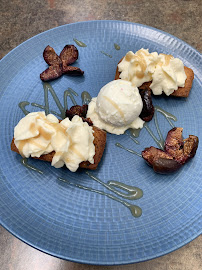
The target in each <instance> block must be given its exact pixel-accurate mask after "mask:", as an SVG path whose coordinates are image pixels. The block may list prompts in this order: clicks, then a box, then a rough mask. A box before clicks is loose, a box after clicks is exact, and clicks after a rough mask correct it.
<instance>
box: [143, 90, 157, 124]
mask: <svg viewBox="0 0 202 270" xmlns="http://www.w3.org/2000/svg"><path fill="white" fill-rule="evenodd" d="M140 96H141V98H142V102H143V109H142V112H141V114H140V118H141V119H142V120H144V121H145V122H149V121H150V120H151V119H152V118H153V115H154V106H153V104H152V96H151V90H149V89H144V90H140Z"/></svg>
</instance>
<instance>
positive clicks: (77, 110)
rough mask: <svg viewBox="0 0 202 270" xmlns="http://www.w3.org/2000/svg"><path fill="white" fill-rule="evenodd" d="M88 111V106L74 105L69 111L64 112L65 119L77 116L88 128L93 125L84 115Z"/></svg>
mask: <svg viewBox="0 0 202 270" xmlns="http://www.w3.org/2000/svg"><path fill="white" fill-rule="evenodd" d="M87 111H88V105H87V104H84V105H82V106H80V105H75V106H72V107H71V108H70V109H69V110H66V114H65V115H66V117H68V118H69V119H70V120H71V119H72V118H73V117H74V116H75V115H78V116H80V117H81V118H82V120H83V122H87V123H88V125H89V126H92V125H93V122H92V121H91V119H90V118H86V114H87Z"/></svg>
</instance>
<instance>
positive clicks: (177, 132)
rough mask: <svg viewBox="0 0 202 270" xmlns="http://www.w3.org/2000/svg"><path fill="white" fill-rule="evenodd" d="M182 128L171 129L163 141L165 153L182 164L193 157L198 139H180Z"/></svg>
mask: <svg viewBox="0 0 202 270" xmlns="http://www.w3.org/2000/svg"><path fill="white" fill-rule="evenodd" d="M182 130H183V128H176V127H175V128H173V129H171V130H170V131H169V132H168V135H167V138H166V141H165V151H166V152H167V153H168V154H170V155H171V156H172V157H173V158H174V159H175V160H176V161H177V162H179V163H181V164H184V163H185V162H187V161H188V160H189V159H190V158H192V157H194V155H195V153H196V150H197V148H198V137H197V136H194V135H189V138H187V139H185V140H183V139H182Z"/></svg>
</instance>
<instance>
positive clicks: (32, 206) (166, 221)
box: [0, 21, 202, 265]
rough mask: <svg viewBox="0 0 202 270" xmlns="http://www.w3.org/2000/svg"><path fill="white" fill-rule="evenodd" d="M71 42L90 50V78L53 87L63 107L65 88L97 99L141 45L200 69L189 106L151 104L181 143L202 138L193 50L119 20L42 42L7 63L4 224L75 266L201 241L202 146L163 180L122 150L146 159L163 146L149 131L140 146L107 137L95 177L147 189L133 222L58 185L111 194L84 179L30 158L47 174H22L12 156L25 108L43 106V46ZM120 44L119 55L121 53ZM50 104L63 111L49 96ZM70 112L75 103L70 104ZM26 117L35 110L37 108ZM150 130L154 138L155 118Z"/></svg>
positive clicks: (56, 32)
mask: <svg viewBox="0 0 202 270" xmlns="http://www.w3.org/2000/svg"><path fill="white" fill-rule="evenodd" d="M73 38H77V39H78V40H81V41H82V42H84V43H85V44H87V47H84V48H82V47H78V46H77V48H78V50H79V59H78V60H77V62H76V63H75V65H76V66H79V67H80V68H81V69H83V70H84V71H85V76H84V77H75V78H73V77H68V76H63V77H61V78H59V79H58V80H55V81H53V82H51V85H52V87H53V88H54V90H55V91H56V93H57V96H58V97H59V99H60V101H61V103H63V93H64V91H65V90H66V89H67V88H68V87H71V88H72V89H73V90H75V91H76V92H77V93H78V94H79V95H78V97H75V100H76V101H77V103H78V104H81V93H82V92H83V91H88V92H89V93H90V94H91V96H97V94H98V92H99V90H100V88H101V87H102V86H103V85H104V84H106V83H108V82H109V81H111V80H113V79H114V75H115V70H116V66H117V63H118V62H119V60H120V59H121V58H122V57H123V56H124V55H125V53H126V52H127V51H129V50H133V51H136V50H138V49H140V48H142V47H143V48H149V49H150V51H157V52H159V53H160V52H162V53H169V54H172V55H173V56H175V57H179V58H180V59H182V60H183V62H184V64H185V65H186V66H188V67H190V68H192V69H193V71H194V73H195V79H194V82H193V87H192V90H191V93H190V96H189V97H188V98H187V99H182V98H181V99H176V98H173V97H169V98H167V97H163V96H160V97H155V98H153V103H154V105H159V106H160V107H162V108H164V109H165V110H166V111H168V112H170V113H172V114H174V115H175V116H176V117H177V119H178V120H177V122H176V123H174V124H175V125H176V126H179V127H183V128H184V132H183V134H184V137H187V136H188V135H189V134H194V135H197V136H198V137H199V140H200V139H201V132H202V126H201V121H200V119H201V114H202V111H201V101H200V99H199V97H201V94H199V92H201V85H202V83H201V79H200V76H201V75H200V74H202V58H201V55H200V54H199V53H198V52H197V51H196V50H195V49H193V48H192V47H190V46H189V45H188V44H186V43H184V42H183V41H181V40H179V39H177V38H175V37H173V36H171V35H169V34H167V33H164V32H162V31H159V30H157V29H154V28H150V27H147V26H143V25H139V24H134V23H128V22H120V21H92V22H81V23H76V24H69V25H64V26H61V27H58V28H54V29H52V30H49V31H47V32H44V33H42V34H39V35H37V36H35V37H33V38H31V39H29V40H28V41H26V42H24V43H22V44H21V45H20V46H18V47H17V48H16V49H14V50H13V51H11V52H10V53H9V54H8V55H7V56H5V57H4V58H3V59H2V60H1V62H0V73H1V86H0V119H1V136H0V149H1V151H0V223H1V224H2V225H3V226H4V227H5V228H6V229H7V230H9V231H10V232H11V233H12V234H14V235H15V236H16V237H18V238H20V239H21V240H23V241H25V242H26V243H28V244H29V245H31V246H33V247H36V248H37V249H39V250H41V251H44V252H46V253H49V254H52V255H54V256H57V257H59V258H63V259H67V260H71V261H75V262H81V263H89V264H103V265H114V264H127V263H134V262H140V261H145V260H148V259H152V258H155V257H158V256H161V255H164V254H166V253H168V252H171V251H173V250H175V249H177V248H179V247H181V246H182V245H184V244H186V243H188V242H189V241H191V240H193V239H194V238H195V237H197V236H198V235H199V234H200V233H201V206H202V203H201V197H200V192H201V178H202V170H201V144H199V148H198V151H197V154H196V156H195V158H194V159H193V160H191V161H190V162H189V163H187V164H186V165H185V166H184V167H183V168H182V169H181V170H180V171H178V172H176V173H175V174H172V175H167V176H165V175H158V174H155V173H154V172H153V171H152V169H151V168H150V167H148V166H147V165H146V164H145V162H144V161H143V160H142V159H141V158H139V157H138V156H136V155H133V154H130V153H129V152H126V151H125V150H123V149H121V148H118V147H116V146H115V143H117V142H119V143H121V144H122V145H124V146H125V147H127V148H130V149H133V150H135V151H137V152H139V153H140V152H141V151H142V150H143V149H144V148H145V147H148V146H151V145H153V146H156V144H155V142H154V141H153V139H152V138H151V137H150V136H149V134H148V133H147V131H146V129H143V130H142V131H141V134H140V138H139V139H138V140H139V142H140V144H139V145H137V144H135V143H134V142H133V141H132V140H131V139H130V138H129V137H128V136H127V135H121V136H116V135H111V134H108V135H107V145H106V150H105V153H104V156H103V158H102V162H101V163H100V165H99V168H98V169H97V170H96V171H95V172H92V174H93V175H95V176H97V177H98V178H99V179H101V180H102V181H103V182H105V183H106V182H108V181H109V180H116V181H120V182H123V183H125V184H128V185H132V186H137V187H139V188H141V189H142V190H143V192H144V195H143V197H142V198H141V199H139V200H137V201H134V204H136V205H138V206H139V207H141V208H142V211H143V213H142V216H141V217H140V218H134V217H133V216H132V215H131V213H130V211H129V210H128V209H127V208H126V207H124V206H123V205H121V204H120V203H118V202H116V201H114V200H111V199H110V198H107V197H105V196H102V195H99V194H96V193H93V192H89V191H86V190H82V189H79V188H77V187H74V186H71V185H68V184H67V183H64V182H61V181H59V180H58V177H62V178H65V179H68V180H69V181H71V182H73V183H78V184H81V185H84V186H88V187H91V188H94V189H97V190H101V191H105V192H108V193H110V192H109V191H108V190H106V189H105V188H104V187H103V186H102V185H100V184H98V183H97V182H95V181H93V180H92V179H91V178H89V177H88V176H87V175H86V174H85V172H84V171H79V172H77V173H71V172H69V171H68V170H67V169H65V168H62V169H55V168H53V167H51V166H50V164H48V163H45V162H42V161H38V160H30V163H31V164H32V165H34V166H35V167H37V168H39V169H40V170H42V171H43V172H44V174H43V175H41V174H39V173H37V172H34V171H31V170H28V169H26V168H25V167H24V166H22V164H21V163H20V156H19V155H17V154H15V153H13V152H11V151H10V143H11V140H12V137H13V128H14V126H15V125H16V124H17V122H18V121H19V120H20V119H21V118H22V117H23V113H22V111H21V110H20V109H19V107H18V103H19V102H20V101H23V100H26V101H28V102H30V103H31V102H36V103H39V104H43V103H44V98H43V85H42V82H41V80H40V78H39V74H40V73H41V72H42V71H43V70H44V69H45V68H46V67H47V65H46V63H45V62H44V60H43V57H42V53H43V50H44V48H45V47H46V46H47V45H50V46H52V47H53V48H54V49H55V51H56V52H57V53H60V51H61V50H62V48H63V47H64V45H66V44H74V45H76V44H75V42H74V41H73ZM114 43H117V44H118V45H120V50H118V51H117V50H115V48H114ZM101 51H104V52H106V53H108V54H110V55H111V56H112V58H109V57H107V56H106V55H104V54H102V53H101ZM49 102H50V107H51V109H53V110H56V111H57V107H56V105H55V103H54V101H53V99H52V97H51V96H50V98H49ZM68 104H69V107H70V106H71V105H72V104H71V102H70V100H68ZM27 109H28V110H29V111H35V110H37V108H34V107H33V106H31V105H29V106H28V107H27ZM158 121H159V123H160V126H161V130H162V132H163V135H164V138H165V136H166V134H167V132H168V130H169V129H170V126H169V123H168V122H167V121H166V120H165V118H163V117H162V116H161V115H159V114H158ZM148 125H149V127H150V128H151V129H152V130H153V131H154V133H155V134H156V135H157V133H156V130H155V125H154V120H152V121H151V122H149V124H148ZM132 203H133V202H132Z"/></svg>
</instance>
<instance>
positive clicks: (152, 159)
mask: <svg viewBox="0 0 202 270" xmlns="http://www.w3.org/2000/svg"><path fill="white" fill-rule="evenodd" d="M142 157H143V158H144V159H145V160H146V162H147V163H148V164H149V165H150V166H152V167H153V170H154V171H155V172H157V173H161V174H168V173H172V172H175V171H176V170H178V169H179V168H180V167H181V164H180V163H178V162H177V161H176V160H174V159H173V157H172V156H170V155H169V154H167V153H166V152H164V151H163V150H161V149H158V148H155V147H153V146H151V147H148V148H145V150H144V151H142Z"/></svg>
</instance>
